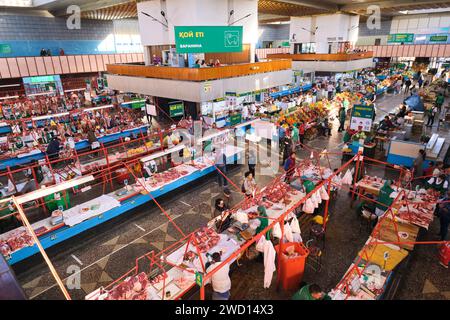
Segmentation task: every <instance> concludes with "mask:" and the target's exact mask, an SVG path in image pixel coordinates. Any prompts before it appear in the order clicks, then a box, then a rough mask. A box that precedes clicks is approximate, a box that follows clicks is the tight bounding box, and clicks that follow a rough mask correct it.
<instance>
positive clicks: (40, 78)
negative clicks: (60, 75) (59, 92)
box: [24, 76, 55, 83]
mask: <svg viewBox="0 0 450 320" xmlns="http://www.w3.org/2000/svg"><path fill="white" fill-rule="evenodd" d="M25 79H27V80H28V82H31V83H47V82H55V78H54V76H38V77H29V78H24V80H25Z"/></svg>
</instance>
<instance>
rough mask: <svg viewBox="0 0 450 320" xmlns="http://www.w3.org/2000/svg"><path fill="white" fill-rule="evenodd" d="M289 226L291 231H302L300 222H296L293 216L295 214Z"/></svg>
mask: <svg viewBox="0 0 450 320" xmlns="http://www.w3.org/2000/svg"><path fill="white" fill-rule="evenodd" d="M290 227H291V230H292V232H294V233H299V234H301V233H302V231H301V230H300V224H299V223H298V220H297V217H295V216H294V218H293V219H292V221H291V225H290Z"/></svg>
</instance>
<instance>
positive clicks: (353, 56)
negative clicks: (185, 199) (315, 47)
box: [267, 51, 373, 61]
mask: <svg viewBox="0 0 450 320" xmlns="http://www.w3.org/2000/svg"><path fill="white" fill-rule="evenodd" d="M372 57H373V52H372V51H367V52H360V53H330V54H322V53H304V54H288V53H275V54H268V55H267V58H268V59H292V60H293V61H352V60H360V59H368V58H372Z"/></svg>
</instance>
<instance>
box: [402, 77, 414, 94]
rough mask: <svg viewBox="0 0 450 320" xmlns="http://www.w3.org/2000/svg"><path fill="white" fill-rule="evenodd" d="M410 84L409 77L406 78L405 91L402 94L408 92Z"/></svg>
mask: <svg viewBox="0 0 450 320" xmlns="http://www.w3.org/2000/svg"><path fill="white" fill-rule="evenodd" d="M411 84H412V82H411V79H409V78H408V79H407V80H406V81H405V92H404V94H407V93H408V92H409V90H410V89H411Z"/></svg>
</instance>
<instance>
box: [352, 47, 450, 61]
mask: <svg viewBox="0 0 450 320" xmlns="http://www.w3.org/2000/svg"><path fill="white" fill-rule="evenodd" d="M357 48H359V49H362V50H370V51H373V56H374V57H427V58H439V57H450V44H407V45H380V46H357Z"/></svg>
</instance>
